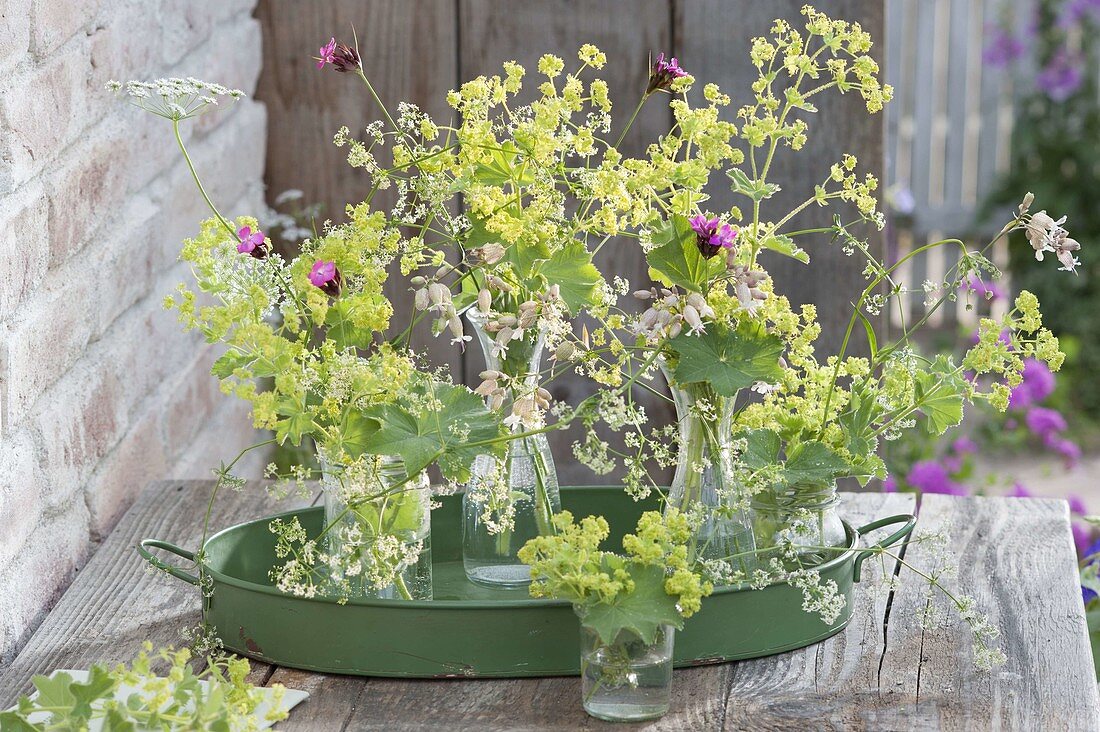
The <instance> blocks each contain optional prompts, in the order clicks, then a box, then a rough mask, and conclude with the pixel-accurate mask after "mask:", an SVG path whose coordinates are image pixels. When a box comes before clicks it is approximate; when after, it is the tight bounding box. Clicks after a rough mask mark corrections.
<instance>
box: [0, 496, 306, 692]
mask: <svg viewBox="0 0 1100 732" xmlns="http://www.w3.org/2000/svg"><path fill="white" fill-rule="evenodd" d="M212 486H213V482H211V481H163V482H157V483H153V484H152V485H150V486H149V487H148V488H147V489H146V490H145V491H144V492H143V493H142V494H141V496H140V497H139V498H138V500H137V501H136V502H135V503H134V505H133V506H132V507H131V508H130V510H129V511H128V512H127V513H126V515H125V516H123V518H122V519H121V520H120V521H119V523H118V525H117V526H116V527H115V529H114V531H112V532H111V534H110V536H108V537H107V538H106V539H105V540H104V541H103V543H102V544H101V545H100V546H99V548H98V549H97V550H96V553H95V554H94V555H93V556H92V558H91V559H90V560H89V561H88V564H87V565H85V567H84V569H82V570H81V571H80V573H79V574H78V575H77V577H76V579H75V580H74V581H73V584H72V585H71V586H70V587H69V589H68V591H66V593H65V595H64V596H63V597H62V598H61V600H60V601H59V602H58V603H57V606H56V607H55V608H54V609H53V610H52V611H51V612H50V614H49V615H48V616H46V619H45V620H44V621H43V622H42V625H41V626H39V628H38V630H37V631H36V632H35V634H34V635H33V636H32V637H31V639H30V641H29V642H28V643H27V645H26V646H25V647H24V648H23V650H22V651H21V652H20V653H19V655H18V656H17V657H16V659H15V660H14V661H13V662H12V663H11V665H10V666H8V667H7V668H5V669H3V671H2V672H0V709H5V708H7V707H8V706H9V705H10V704H11V703H13V702H14V701H15V698H16V697H17V696H18V695H19V694H21V693H23V692H25V691H27V690H28V689H30V680H31V677H32V676H33V675H34V674H39V673H49V672H50V671H52V670H54V669H56V668H87V667H88V666H89V665H91V664H92V663H95V662H97V661H106V662H108V663H119V662H122V661H127V660H129V659H131V658H133V656H134V655H136V654H137V652H138V651H140V650H141V645H142V643H143V642H144V641H146V640H148V641H150V642H152V643H153V645H154V646H161V645H167V644H173V645H175V646H177V647H179V646H182V645H185V642H184V640H183V639H182V638H181V637H180V631H182V630H184V629H187V628H193V627H195V626H196V625H198V623H199V591H198V589H197V588H195V587H192V586H191V585H188V584H186V583H184V582H182V581H180V580H178V579H175V578H174V577H170V576H168V575H167V574H165V573H163V572H159V571H155V570H152V569H151V568H150V567H149V565H148V564H146V562H145V561H144V560H143V559H142V558H141V557H139V556H138V554H137V552H136V551H134V546H135V545H136V544H137V542H138V541H139V540H141V539H149V538H156V539H161V540H164V541H170V542H172V543H174V544H177V545H179V546H181V547H184V548H186V549H194V548H195V547H197V546H198V544H199V541H200V540H201V537H202V523H203V517H204V515H205V512H206V503H207V501H208V500H209V498H210V489H211V487H212ZM297 505H302V502H301V501H297V502H295V501H294V500H293V499H287V500H286V501H285V502H278V503H277V502H276V501H274V500H273V499H272V498H270V497H269V496H268V495H267V493H266V492H265V491H264V490H263V488H262V486H261V485H259V484H255V483H253V484H249V486H248V487H247V488H245V489H243V490H242V491H241V492H240V493H233V492H230V491H227V492H226V493H225V494H223V495H222V496H220V497H219V500H218V502H217V503H216V504H215V514H214V519H213V522H212V524H213V525H212V530H218V529H222V528H225V527H226V526H230V525H232V524H236V523H239V522H241V521H246V520H249V519H252V518H257V517H260V516H265V515H269V514H272V513H275V512H276V511H279V510H290V509H291V508H294V507H295V506H297ZM173 559H175V558H172V557H169V558H168V559H167V560H166V561H173ZM179 561H182V560H179ZM269 668H270V667H268V666H267V665H266V664H258V663H254V664H253V677H252V678H253V679H254V680H255V681H256V682H257V683H259V682H262V680H263V679H264V678H265V677H266V675H267V671H268V670H269Z"/></svg>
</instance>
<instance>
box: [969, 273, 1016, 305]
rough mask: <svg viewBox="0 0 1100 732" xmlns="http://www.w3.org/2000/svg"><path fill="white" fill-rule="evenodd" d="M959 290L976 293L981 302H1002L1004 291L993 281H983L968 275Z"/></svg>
mask: <svg viewBox="0 0 1100 732" xmlns="http://www.w3.org/2000/svg"><path fill="white" fill-rule="evenodd" d="M959 289H966V290H969V291H970V292H973V293H976V294H977V295H978V297H980V298H982V299H983V300H1003V299H1004V297H1005V291H1004V290H1002V289H1001V286H1000V285H998V284H997V283H996V282H994V281H993V280H983V279H982V278H981V277H979V276H978V275H970V278H969V279H967V281H966V282H964V283H963V284H962V287H960V288H959Z"/></svg>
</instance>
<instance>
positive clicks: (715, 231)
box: [689, 214, 737, 259]
mask: <svg viewBox="0 0 1100 732" xmlns="http://www.w3.org/2000/svg"><path fill="white" fill-rule="evenodd" d="M689 222H690V223H691V229H692V231H694V232H695V236H696V243H697V244H698V245H699V252H700V253H701V254H702V255H703V256H704V257H706V258H707V259H710V258H711V257H713V256H714V255H716V254H717V253H718V252H720V251H721V250H723V249H733V245H734V241H735V240H736V239H737V229H734V228H733V227H732V226H730V225H729V224H723V223H722V222H721V220H719V219H718V217H717V216H716V217H714V218H713V219H708V218H707V217H706V216H704V215H703V214H698V215H696V216H692V217H691V219H690V220H689Z"/></svg>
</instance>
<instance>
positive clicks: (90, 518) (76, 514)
mask: <svg viewBox="0 0 1100 732" xmlns="http://www.w3.org/2000/svg"><path fill="white" fill-rule="evenodd" d="M254 4H255V0H217V1H216V2H213V1H211V2H199V1H196V0H64V1H61V0H3V2H0V588H2V590H0V663H3V662H4V661H7V660H10V659H11V658H12V656H13V654H14V653H15V652H16V651H17V650H18V648H19V647H20V645H21V644H22V643H23V642H24V641H25V639H26V638H27V636H28V635H29V633H30V632H32V631H33V629H34V627H35V625H36V624H37V622H38V620H39V619H40V618H41V617H42V615H43V614H44V613H45V612H46V611H47V610H48V608H49V607H50V605H51V604H52V602H53V601H54V600H56V598H57V597H58V596H59V595H60V593H61V592H62V591H63V590H64V588H65V587H66V586H67V585H68V583H69V581H70V579H71V577H72V575H73V573H74V572H75V571H76V570H77V569H78V568H79V567H80V566H81V564H82V563H83V562H84V560H85V559H86V558H87V556H88V555H89V553H90V552H91V551H92V550H93V548H94V544H95V542H96V541H97V539H98V538H99V537H101V536H102V535H103V534H104V533H105V532H106V531H108V530H109V529H110V528H111V526H112V525H113V524H114V523H115V521H117V519H118V518H119V516H120V515H121V514H122V513H123V512H124V511H125V509H126V507H127V506H128V505H129V503H130V502H131V501H132V500H133V498H134V497H135V496H136V494H137V493H138V492H139V491H140V490H141V489H142V488H143V487H144V485H145V484H146V483H147V482H148V481H150V480H156V479H161V478H167V477H209V470H210V468H212V467H214V466H216V465H217V464H218V463H219V462H220V461H221V460H223V459H225V460H228V459H229V458H232V457H233V456H234V455H235V454H236V453H237V451H238V450H239V449H240V448H241V447H243V446H246V445H248V444H250V443H251V442H254V441H255V440H256V436H255V435H254V434H253V433H252V432H251V429H250V426H249V422H248V420H247V418H246V410H244V409H243V408H242V406H241V405H240V404H237V403H235V402H233V401H232V400H230V399H229V398H228V397H224V396H222V395H221V393H220V392H219V391H218V388H217V384H216V382H215V381H214V379H213V378H212V377H211V376H210V375H209V366H210V362H211V360H212V358H213V357H214V353H213V351H212V350H211V347H209V346H206V345H205V344H203V343H202V341H201V339H199V338H197V337H195V336H194V334H190V335H187V334H184V333H182V332H181V331H180V330H179V328H178V326H177V325H176V322H175V317H174V315H173V314H172V313H169V312H166V311H164V310H163V309H162V308H161V301H162V298H163V296H164V295H165V294H166V293H168V292H169V291H170V290H171V289H172V288H173V286H174V285H175V283H176V282H178V281H180V280H181V278H183V277H185V276H186V274H187V273H186V271H185V269H184V268H183V267H182V266H181V265H180V264H179V263H178V262H177V261H176V253H177V250H178V247H179V243H180V241H181V240H182V239H183V238H184V237H186V236H188V235H191V234H192V233H194V232H195V231H196V229H197V223H198V221H199V220H200V219H201V218H203V217H205V216H206V210H205V208H204V205H203V203H202V201H201V199H200V198H199V196H198V193H197V192H196V190H195V187H194V184H193V183H192V181H191V179H190V176H189V174H188V173H187V170H186V168H185V166H184V165H183V163H182V159H181V158H180V156H179V152H178V150H177V149H176V147H175V144H174V141H173V140H172V137H171V127H170V124H169V123H168V122H167V121H165V120H163V119H160V118H157V117H154V116H152V115H149V114H146V113H144V112H141V111H139V110H136V109H134V108H132V107H129V106H128V105H126V104H125V103H124V102H123V101H121V100H120V99H118V98H115V97H114V96H113V95H111V94H109V93H108V92H106V91H104V89H103V85H104V83H105V82H106V81H107V80H108V79H112V78H114V79H120V80H127V79H133V78H138V79H151V78H154V77H157V76H195V77H198V78H204V79H209V80H211V81H218V82H221V83H224V84H226V85H228V86H231V87H237V88H240V89H243V90H244V91H245V92H247V93H251V92H252V90H253V89H254V87H255V82H256V78H257V75H258V73H259V67H260V58H261V38H260V28H259V25H258V23H257V22H256V21H255V20H254V19H253V18H252V17H251V12H252V7H253V5H254ZM223 107H224V108H222V109H219V110H217V111H216V112H213V113H210V114H209V115H208V116H205V117H202V118H200V119H198V120H192V121H191V122H189V123H187V125H186V133H187V136H186V138H185V140H186V142H187V144H188V147H189V149H190V150H191V152H192V154H193V156H194V158H195V159H196V163H197V166H198V168H199V170H200V173H201V174H202V175H203V177H204V183H206V185H207V188H208V190H209V191H210V193H211V195H212V197H213V198H214V200H216V201H217V202H218V203H219V206H220V207H221V208H222V210H223V211H225V212H227V213H231V214H237V213H253V214H255V213H258V212H259V210H260V209H259V206H260V204H261V201H262V191H261V188H260V181H261V179H262V174H263V157H264V137H265V125H266V118H265V112H264V108H263V106H262V105H261V104H258V103H257V102H255V101H251V100H249V99H246V100H244V101H242V102H238V103H237V104H235V105H223ZM260 462H262V456H260V459H255V460H252V461H251V463H250V465H249V466H248V469H247V470H246V473H249V472H251V473H253V474H254V472H255V471H256V470H257V469H258V465H257V464H258V463H260Z"/></svg>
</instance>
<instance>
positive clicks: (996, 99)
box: [885, 0, 1031, 329]
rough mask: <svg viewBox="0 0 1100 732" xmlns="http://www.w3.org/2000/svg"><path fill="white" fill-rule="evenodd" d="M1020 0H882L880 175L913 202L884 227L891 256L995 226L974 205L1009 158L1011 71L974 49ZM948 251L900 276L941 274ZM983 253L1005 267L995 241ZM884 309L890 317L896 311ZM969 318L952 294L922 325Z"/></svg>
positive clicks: (912, 307) (1021, 16)
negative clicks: (887, 100) (890, 93)
mask: <svg viewBox="0 0 1100 732" xmlns="http://www.w3.org/2000/svg"><path fill="white" fill-rule="evenodd" d="M1030 5H1031V3H1029V2H1027V1H1026V0H886V67H885V74H886V78H887V81H888V82H889V83H890V84H892V85H893V86H894V88H895V90H896V92H895V98H894V102H893V103H892V104H891V105H889V106H888V107H887V116H886V120H887V135H886V181H887V187H888V189H892V190H893V191H894V192H895V193H896V194H897V193H901V192H903V191H904V192H908V194H909V195H911V196H912V199H911V202H912V206H913V209H912V214H911V218H909V219H908V220H905V219H904V218H899V224H896V225H893V226H892V229H891V241H890V248H891V249H893V250H894V251H892V252H890V254H891V255H892V256H894V257H899V256H902V255H904V254H905V253H907V252H908V251H910V250H911V249H912V248H913V247H916V246H921V245H923V244H926V243H929V242H932V241H936V240H939V239H942V238H945V237H948V236H958V237H960V238H963V239H964V240H967V241H973V242H974V243H978V242H979V241H984V240H988V238H989V237H990V236H991V235H992V234H995V233H996V228H997V225H996V223H993V224H992V227H993V229H994V230H993V231H990V230H989V229H990V224H983V223H982V222H979V221H978V220H977V212H978V207H979V205H980V204H981V202H982V200H983V199H984V198H985V196H986V195H987V194H988V192H989V190H990V187H991V185H992V184H993V183H994V181H995V180H996V177H997V175H998V174H999V173H1001V172H1003V171H1004V169H1005V167H1006V166H1007V165H1008V162H1009V144H1010V136H1011V133H1012V121H1013V115H1014V105H1013V100H1014V89H1013V76H1012V74H1010V73H1007V72H1006V71H1005V70H1004V69H1000V68H996V67H993V66H990V65H989V64H987V63H985V62H984V60H983V57H982V52H983V49H984V47H985V45H986V42H987V36H988V33H989V28H990V26H992V25H994V24H996V23H998V22H999V20H1000V18H1001V16H1002V14H1003V13H1005V12H1006V11H1008V12H1011V13H1013V14H1014V15H1015V18H1016V21H1017V22H1018V23H1021V24H1022V23H1024V22H1026V19H1027V15H1026V13H1027V9H1028V7H1029V6H1030ZM1022 194H1023V191H1021V195H1022ZM902 195H904V194H903V193H902ZM895 237H896V238H895ZM955 253H956V252H950V253H948V252H947V251H946V250H936V251H934V252H933V253H931V254H930V255H928V256H924V257H920V258H917V259H914V260H913V261H912V266H908V267H905V268H904V269H903V271H902V273H901V275H900V278H901V279H902V280H904V281H905V282H906V283H910V284H911V285H912V286H916V287H919V285H920V283H921V282H923V281H924V280H925V279H931V280H933V281H941V280H942V278H943V276H944V273H945V272H946V271H947V269H948V268H949V267H951V266H952V265H953V264H955V262H956V261H957V260H956V259H955V258H954V254H955ZM993 259H994V261H996V262H997V263H998V264H999V265H1001V266H1002V267H1003V266H1005V265H1006V264H1007V250H1006V247H1005V243H1004V242H1003V241H1002V242H1000V243H999V244H998V245H997V246H996V247H995V248H994V252H993ZM907 304H908V309H909V311H910V312H909V316H908V317H910V318H912V317H914V316H916V317H919V316H920V315H921V314H923V312H922V311H923V307H924V304H923V301H922V298H920V297H919V296H917V297H913V298H911V299H910V300H909V301H908V303H907ZM1003 306H1004V304H1003V303H997V304H995V306H994V307H995V308H998V309H999V308H1001V307H1003ZM894 316H895V322H896V318H897V316H898V313H897V312H896V311H895V312H894ZM976 317H977V315H976V313H975V312H974V311H967V310H966V309H965V302H964V301H962V300H960V301H959V302H958V303H956V304H955V307H948V308H944V309H943V310H941V311H940V312H938V313H937V314H936V315H934V316H933V318H932V319H931V323H932V324H933V325H939V326H940V327H941V328H944V329H953V328H955V327H956V326H957V325H958V324H960V323H961V324H963V325H973V324H975V323H976V320H975V318H976Z"/></svg>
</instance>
